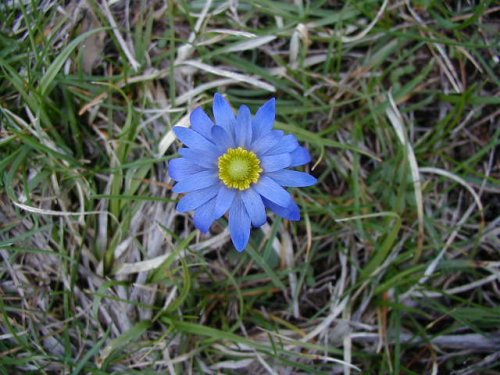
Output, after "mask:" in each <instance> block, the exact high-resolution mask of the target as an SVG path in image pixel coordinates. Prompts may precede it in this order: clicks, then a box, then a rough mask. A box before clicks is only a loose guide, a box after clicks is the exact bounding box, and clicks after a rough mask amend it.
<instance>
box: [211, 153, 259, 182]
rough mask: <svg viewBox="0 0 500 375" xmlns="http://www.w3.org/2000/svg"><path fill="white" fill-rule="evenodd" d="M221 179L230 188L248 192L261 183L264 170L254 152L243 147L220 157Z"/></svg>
mask: <svg viewBox="0 0 500 375" xmlns="http://www.w3.org/2000/svg"><path fill="white" fill-rule="evenodd" d="M218 166H219V178H220V179H221V181H222V182H223V183H224V184H225V185H226V186H227V187H229V188H233V189H239V190H246V189H248V188H249V187H250V185H252V184H254V183H256V182H257V181H259V177H260V174H261V173H262V168H261V167H260V160H259V158H258V157H257V155H255V153H253V152H252V151H248V150H245V149H244V148H242V147H238V148H230V149H228V150H227V152H226V153H225V154H224V155H222V156H221V157H219V161H218Z"/></svg>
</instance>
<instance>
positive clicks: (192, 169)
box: [168, 158, 203, 181]
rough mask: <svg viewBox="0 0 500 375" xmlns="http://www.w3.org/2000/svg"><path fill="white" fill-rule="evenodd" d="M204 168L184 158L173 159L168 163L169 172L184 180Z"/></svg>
mask: <svg viewBox="0 0 500 375" xmlns="http://www.w3.org/2000/svg"><path fill="white" fill-rule="evenodd" d="M202 170H203V168H201V167H200V166H198V165H196V164H194V163H192V162H190V161H189V160H187V159H184V158H178V159H172V160H170V162H169V163H168V174H169V175H170V177H172V178H173V179H174V180H177V181H179V180H183V179H185V178H186V177H189V176H191V175H192V174H195V173H198V172H201V171H202Z"/></svg>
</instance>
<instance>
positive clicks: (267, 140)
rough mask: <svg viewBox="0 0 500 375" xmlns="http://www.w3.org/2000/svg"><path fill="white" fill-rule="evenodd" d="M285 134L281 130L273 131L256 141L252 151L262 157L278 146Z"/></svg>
mask: <svg viewBox="0 0 500 375" xmlns="http://www.w3.org/2000/svg"><path fill="white" fill-rule="evenodd" d="M283 134H284V132H283V131H281V130H273V131H271V132H269V133H267V134H266V135H265V136H263V137H261V138H259V139H257V140H255V141H254V142H253V144H252V147H251V149H252V150H253V152H255V153H257V154H259V155H262V154H264V153H265V152H266V151H267V150H269V149H271V148H272V147H274V146H276V145H277V144H278V143H279V142H280V140H281V139H282V138H283Z"/></svg>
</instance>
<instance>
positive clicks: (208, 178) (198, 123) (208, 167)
mask: <svg viewBox="0 0 500 375" xmlns="http://www.w3.org/2000/svg"><path fill="white" fill-rule="evenodd" d="M213 114H214V121H212V120H211V119H210V117H208V115H207V114H206V113H205V112H204V111H203V109H201V108H197V109H195V110H194V111H193V112H192V113H191V129H188V128H184V127H180V126H176V127H174V132H175V134H176V135H177V137H178V138H179V139H180V140H181V141H182V142H183V143H184V145H186V146H187V147H186V148H181V149H180V150H179V153H180V155H181V156H182V157H181V158H178V159H173V160H171V161H170V163H169V173H170V176H171V177H172V178H173V179H174V180H176V181H177V184H176V185H175V186H174V189H173V191H174V192H176V193H186V195H184V197H182V198H181V199H180V201H179V203H178V205H177V210H179V211H181V212H187V211H191V210H194V224H195V226H196V227H197V228H198V229H199V230H201V231H202V232H207V231H208V230H209V229H210V226H211V225H212V223H213V222H214V221H215V220H217V219H219V218H220V217H221V216H223V215H224V214H225V213H226V212H229V231H230V233H231V239H232V241H233V244H234V246H235V247H236V249H237V250H238V251H243V250H245V248H246V246H247V244H248V240H249V238H250V228H251V226H254V227H260V226H262V225H263V224H264V223H265V222H266V220H267V217H266V208H269V209H271V210H272V211H274V212H275V213H276V214H278V215H280V216H282V217H284V218H285V219H288V220H299V219H300V212H299V208H298V206H297V204H296V203H295V201H294V199H293V197H292V196H291V195H290V193H289V192H288V191H286V190H285V189H284V187H304V186H310V185H314V184H315V183H316V179H315V178H314V177H313V176H311V175H309V174H307V173H305V172H299V171H294V170H291V169H288V168H291V167H296V166H300V165H304V164H306V163H308V162H309V161H310V160H311V157H310V155H309V152H308V151H307V150H306V149H305V148H304V147H302V146H300V145H299V143H298V141H297V138H296V137H295V136H294V135H285V134H284V132H283V131H281V130H274V129H273V126H274V118H275V115H276V102H275V100H274V98H273V99H271V100H269V101H268V102H267V103H265V104H264V105H263V106H262V107H260V108H259V110H258V111H257V113H256V114H255V116H253V117H252V115H251V113H250V110H249V109H248V107H247V106H245V105H243V106H241V107H240V110H239V111H238V114H237V115H236V116H235V115H234V112H233V110H232V109H231V106H230V105H229V103H228V102H227V101H226V99H224V97H223V96H222V95H221V94H215V96H214V102H213Z"/></svg>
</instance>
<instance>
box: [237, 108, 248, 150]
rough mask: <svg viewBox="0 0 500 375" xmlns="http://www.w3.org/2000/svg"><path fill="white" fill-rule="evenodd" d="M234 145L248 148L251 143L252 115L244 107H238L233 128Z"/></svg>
mask: <svg viewBox="0 0 500 375" xmlns="http://www.w3.org/2000/svg"><path fill="white" fill-rule="evenodd" d="M234 132H235V140H236V145H237V146H240V147H248V146H249V145H250V143H251V142H252V114H251V113H250V109H249V108H248V107H247V106H246V105H242V106H241V107H240V111H239V112H238V116H237V117H236V126H235V128H234Z"/></svg>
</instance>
